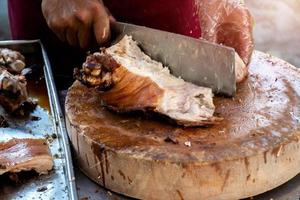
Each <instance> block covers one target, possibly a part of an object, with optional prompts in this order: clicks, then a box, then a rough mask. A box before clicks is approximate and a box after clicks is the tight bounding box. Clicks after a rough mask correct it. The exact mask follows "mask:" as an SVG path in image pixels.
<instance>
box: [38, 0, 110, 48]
mask: <svg viewBox="0 0 300 200" xmlns="http://www.w3.org/2000/svg"><path fill="white" fill-rule="evenodd" d="M42 12H43V15H44V17H45V19H46V21H47V24H48V26H49V27H50V29H51V30H52V31H53V32H54V33H55V34H56V35H57V37H58V38H59V39H60V40H61V41H63V42H68V43H69V44H70V45H72V46H80V47H81V48H83V49H87V48H88V47H89V46H90V45H91V44H92V43H93V42H97V44H98V45H101V44H104V43H105V42H107V40H109V38H110V22H111V21H113V20H114V18H113V17H112V16H111V15H110V13H109V12H108V10H107V9H106V7H105V6H104V5H103V3H102V1H101V0H43V1H42Z"/></svg>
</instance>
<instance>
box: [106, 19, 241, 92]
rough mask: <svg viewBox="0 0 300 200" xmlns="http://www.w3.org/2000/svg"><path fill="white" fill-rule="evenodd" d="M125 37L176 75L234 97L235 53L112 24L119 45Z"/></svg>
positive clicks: (150, 31) (185, 37) (141, 27)
mask: <svg viewBox="0 0 300 200" xmlns="http://www.w3.org/2000/svg"><path fill="white" fill-rule="evenodd" d="M124 35H131V36H132V37H133V39H134V40H136V41H137V42H138V43H139V45H140V46H141V48H142V49H143V51H144V52H145V53H146V54H147V55H149V56H150V57H151V58H152V59H155V60H157V61H160V62H162V63H163V64H164V65H165V66H168V67H169V68H170V70H171V73H172V74H173V75H175V76H180V77H182V78H183V79H184V80H185V81H188V82H191V83H194V84H196V85H199V86H205V87H209V88H212V89H213V91H214V93H217V94H224V95H226V96H234V95H235V92H236V80H235V51H234V49H232V48H229V47H225V46H222V45H217V44H213V43H210V42H207V41H205V40H201V39H194V38H191V37H187V36H183V35H179V34H174V33H169V32H166V31H160V30H156V29H152V28H147V27H143V26H137V25H133V24H127V23H121V22H116V23H114V24H112V37H115V38H117V39H116V41H118V39H121V38H122V37H123V36H124Z"/></svg>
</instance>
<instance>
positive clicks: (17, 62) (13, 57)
mask: <svg viewBox="0 0 300 200" xmlns="http://www.w3.org/2000/svg"><path fill="white" fill-rule="evenodd" d="M0 67H1V68H4V69H6V70H7V71H9V72H10V73H12V74H21V72H22V70H23V69H24V68H25V58H24V56H23V55H22V54H20V53H19V52H17V51H13V50H11V49H6V48H0Z"/></svg>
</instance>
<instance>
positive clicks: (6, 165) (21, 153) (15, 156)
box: [0, 138, 53, 175]
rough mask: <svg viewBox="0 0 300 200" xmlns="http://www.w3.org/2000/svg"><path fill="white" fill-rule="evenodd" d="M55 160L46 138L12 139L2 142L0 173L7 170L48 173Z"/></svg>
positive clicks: (0, 147)
mask: <svg viewBox="0 0 300 200" xmlns="http://www.w3.org/2000/svg"><path fill="white" fill-rule="evenodd" d="M52 167H53V160H52V157H51V155H50V154H49V149H48V146H47V142H46V140H45V139H30V138H25V139H16V138H15V139H11V140H9V141H7V142H0V175H1V174H4V173H6V172H12V173H16V172H21V171H30V170H35V171H36V172H37V173H39V174H46V173H48V171H49V170H51V169H52Z"/></svg>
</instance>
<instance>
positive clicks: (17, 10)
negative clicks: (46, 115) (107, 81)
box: [8, 0, 201, 39]
mask: <svg viewBox="0 0 300 200" xmlns="http://www.w3.org/2000/svg"><path fill="white" fill-rule="evenodd" d="M104 3H105V5H106V6H107V7H108V9H109V10H110V11H111V13H112V14H113V16H114V17H115V18H116V19H117V20H120V21H123V22H130V23H134V24H138V25H144V26H148V27H152V28H157V29H162V30H166V31H170V32H174V33H179V34H183V35H187V36H192V37H196V38H198V37H200V34H201V32H200V27H199V21H198V20H199V19H198V15H197V14H196V6H195V0H104ZM8 5H9V18H10V26H11V32H12V37H13V39H33V38H41V34H43V33H44V32H45V29H46V28H45V21H44V19H43V17H42V13H41V0H9V1H8Z"/></svg>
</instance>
